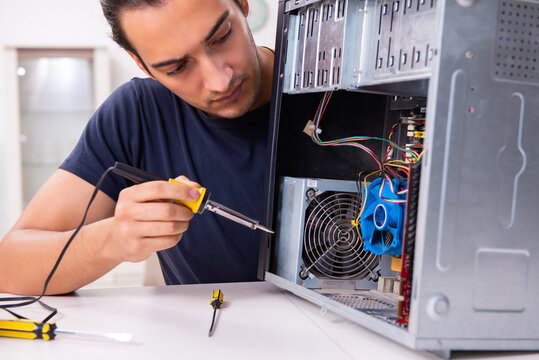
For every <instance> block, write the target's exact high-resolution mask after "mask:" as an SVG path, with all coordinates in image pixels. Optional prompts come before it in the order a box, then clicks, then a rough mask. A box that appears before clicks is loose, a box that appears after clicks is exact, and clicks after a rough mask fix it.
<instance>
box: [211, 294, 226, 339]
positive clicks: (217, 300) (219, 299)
mask: <svg viewBox="0 0 539 360" xmlns="http://www.w3.org/2000/svg"><path fill="white" fill-rule="evenodd" d="M210 305H211V306H212V308H213V317H212V319H211V326H210V331H209V332H208V336H211V335H212V333H213V324H214V323H215V314H216V313H217V309H220V308H222V307H223V292H222V291H221V290H213V293H212V295H211V299H210Z"/></svg>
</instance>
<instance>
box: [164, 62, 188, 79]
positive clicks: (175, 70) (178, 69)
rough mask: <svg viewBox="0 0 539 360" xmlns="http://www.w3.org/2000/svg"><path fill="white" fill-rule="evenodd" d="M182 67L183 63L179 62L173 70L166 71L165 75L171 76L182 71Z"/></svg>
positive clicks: (183, 66)
mask: <svg viewBox="0 0 539 360" xmlns="http://www.w3.org/2000/svg"><path fill="white" fill-rule="evenodd" d="M184 68H185V63H182V64H179V65H178V66H176V68H175V69H174V70H172V71H169V72H167V75H169V76H172V75H176V74H179V73H181V72H182V71H183V69H184Z"/></svg>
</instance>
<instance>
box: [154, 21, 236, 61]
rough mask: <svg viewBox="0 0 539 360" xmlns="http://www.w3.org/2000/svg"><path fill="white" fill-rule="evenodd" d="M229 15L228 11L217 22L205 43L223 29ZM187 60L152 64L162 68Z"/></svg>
mask: <svg viewBox="0 0 539 360" xmlns="http://www.w3.org/2000/svg"><path fill="white" fill-rule="evenodd" d="M229 15H230V14H229V12H228V10H226V11H225V12H224V13H223V14H222V15H221V16H220V17H219V19H217V21H216V22H215V25H213V27H212V28H211V30H210V32H209V33H208V35H206V37H205V38H204V42H208V41H209V40H210V39H211V38H212V37H213V35H215V33H216V32H217V30H219V27H221V25H222V24H223V22H224V21H225V20H226V19H227V18H228V16H229ZM186 58H187V56H182V57H181V58H178V59H170V60H165V61H162V62H159V63H157V64H152V67H153V68H160V67H163V66H168V65H172V64H179V63H181V62H183V61H185V59H186Z"/></svg>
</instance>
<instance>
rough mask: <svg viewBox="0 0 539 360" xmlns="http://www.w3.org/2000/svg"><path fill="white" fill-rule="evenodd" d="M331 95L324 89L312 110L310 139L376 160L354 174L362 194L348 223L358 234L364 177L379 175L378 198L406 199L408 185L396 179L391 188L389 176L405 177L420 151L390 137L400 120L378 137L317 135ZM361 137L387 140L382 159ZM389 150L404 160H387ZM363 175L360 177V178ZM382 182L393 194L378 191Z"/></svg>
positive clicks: (363, 203) (364, 198) (396, 201)
mask: <svg viewBox="0 0 539 360" xmlns="http://www.w3.org/2000/svg"><path fill="white" fill-rule="evenodd" d="M332 95H333V92H332V91H329V92H326V93H324V96H323V98H322V100H321V101H320V103H319V105H318V108H317V109H316V113H315V115H314V119H313V126H312V132H311V139H312V140H313V142H315V143H316V144H317V145H320V146H352V147H356V148H359V149H361V150H363V151H365V152H366V153H367V154H369V155H370V157H371V158H372V159H373V160H374V161H375V162H376V165H377V169H376V170H374V171H370V172H368V171H362V172H360V173H359V175H358V179H357V184H358V194H359V196H360V197H361V198H362V201H361V206H360V208H359V211H358V212H357V214H358V215H357V217H356V218H355V219H354V220H352V225H354V226H355V228H356V231H357V233H358V235H359V236H360V237H361V231H360V228H359V219H360V217H361V214H362V212H363V209H364V207H365V204H366V201H367V196H362V193H363V192H362V190H361V188H362V187H363V188H367V179H368V178H369V177H372V176H375V175H376V176H377V177H382V178H383V180H382V183H381V186H380V188H379V191H378V195H379V197H380V199H381V200H382V201H385V202H388V203H406V198H403V196H402V195H405V194H407V192H408V189H407V188H406V187H405V184H406V183H405V182H399V184H400V186H399V188H395V186H394V184H393V182H392V181H391V178H396V179H405V178H407V177H408V175H409V173H410V170H409V169H410V165H411V164H413V163H416V162H417V161H419V159H420V158H421V156H422V154H423V153H422V152H421V153H419V154H418V153H417V152H415V151H412V150H408V149H405V148H403V147H401V146H399V145H398V144H396V143H395V142H393V141H391V136H392V135H393V133H394V131H395V128H396V127H397V126H398V125H401V124H402V122H397V123H395V124H394V125H393V127H392V128H391V131H390V133H389V138H388V139H384V138H379V137H373V136H350V137H345V138H341V139H335V140H326V141H324V140H322V139H321V138H320V135H319V134H320V133H321V132H322V131H321V129H320V121H321V119H322V117H323V115H324V112H325V111H326V108H327V106H328V103H329V101H330V99H331V97H332ZM365 140H379V141H384V142H386V143H387V144H388V146H387V151H386V153H385V156H384V158H383V160H381V159H379V158H378V157H377V156H376V154H374V152H373V151H372V150H371V149H369V148H368V147H367V146H365V145H364V144H362V143H361V142H362V141H365ZM393 150H396V151H398V152H399V153H400V154H402V156H403V158H404V160H388V159H389V158H390V155H391V153H392V151H393ZM366 172H368V174H366V175H365V173H366ZM362 177H363V180H362ZM386 186H389V190H390V192H391V193H392V194H395V195H396V196H395V197H393V196H391V198H388V197H384V196H382V194H383V193H384V189H385V187H386Z"/></svg>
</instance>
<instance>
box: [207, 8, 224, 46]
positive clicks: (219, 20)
mask: <svg viewBox="0 0 539 360" xmlns="http://www.w3.org/2000/svg"><path fill="white" fill-rule="evenodd" d="M228 15H229V13H228V10H226V11H225V12H224V13H223V15H221V17H220V18H219V19H217V22H216V23H215V25H213V27H212V28H211V30H210V32H209V33H208V35H206V38H204V42H208V41H210V39H211V38H212V37H213V35H215V33H216V32H217V30H219V27H220V26H221V25H222V24H223V22H224V21H225V20H226V18H227V17H228Z"/></svg>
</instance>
